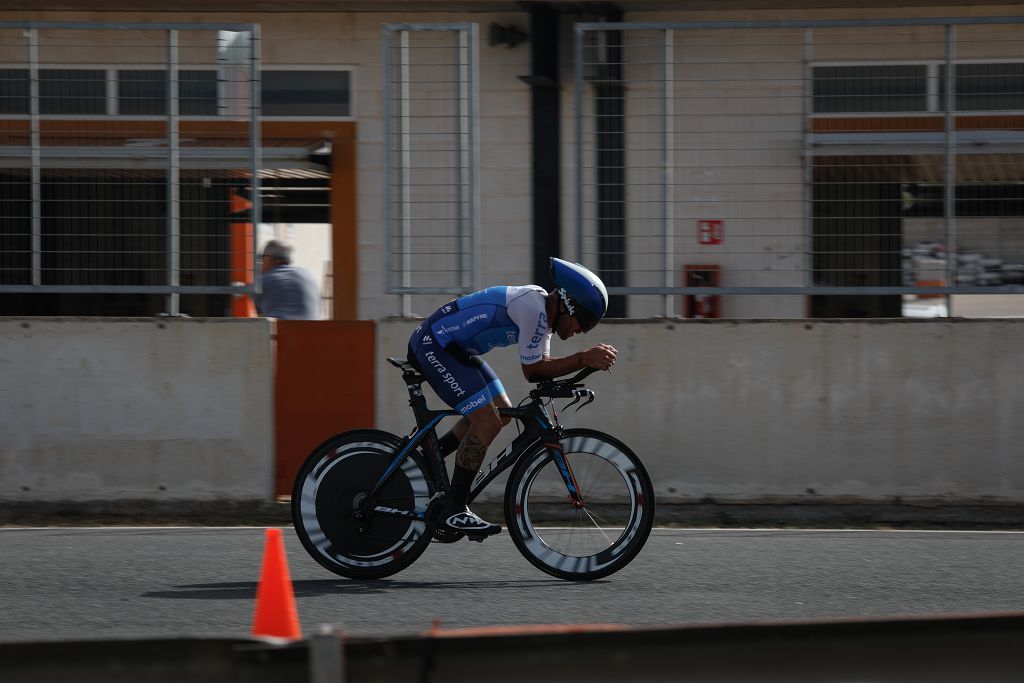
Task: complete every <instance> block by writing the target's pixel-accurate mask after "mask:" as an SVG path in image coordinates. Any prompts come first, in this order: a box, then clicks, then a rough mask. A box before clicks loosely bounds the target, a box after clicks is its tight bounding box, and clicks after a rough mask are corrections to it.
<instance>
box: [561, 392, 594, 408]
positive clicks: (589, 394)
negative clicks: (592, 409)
mask: <svg viewBox="0 0 1024 683" xmlns="http://www.w3.org/2000/svg"><path fill="white" fill-rule="evenodd" d="M584 392H586V394H587V400H586V401H584V402H583V405H581V406H580V407H579V408H577V409H576V412H577V413H578V412H580V411H581V410H583V408H584V406H588V405H590V404H591V403H593V402H594V399H595V398H596V397H595V396H594V392H593V391H592V390H590V389H585V390H584V391H581V392H579V393H584ZM576 401H579V395H578V394H577V397H576ZM576 401H573V403H575V402H576ZM569 405H570V406H571V405H572V403H570V404H569ZM568 407H569V406H566V408H568Z"/></svg>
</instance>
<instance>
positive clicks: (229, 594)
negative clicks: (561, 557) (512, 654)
mask: <svg viewBox="0 0 1024 683" xmlns="http://www.w3.org/2000/svg"><path fill="white" fill-rule="evenodd" d="M602 583H606V582H605V581H591V582H589V583H572V582H568V581H563V580H561V579H537V580H536V581H522V580H519V581H500V580H480V581H401V580H388V579H379V580H376V581H354V580H350V579H316V580H305V581H294V582H293V583H292V586H293V588H294V589H295V597H297V598H302V597H307V596H315V595H374V594H378V593H389V592H394V591H409V590H414V591H427V590H451V589H456V590H463V589H474V588H483V589H487V590H501V589H510V588H511V589H515V590H529V589H531V588H550V587H552V586H561V587H563V588H564V589H579V588H585V587H586V586H592V585H599V584H602ZM256 586H257V583H256V582H255V581H236V582H228V583H194V584H186V585H183V586H173V587H172V588H171V590H162V591H150V592H148V593H143V594H142V597H144V598H161V599H171V600H236V599H237V600H251V599H253V598H255V597H256Z"/></svg>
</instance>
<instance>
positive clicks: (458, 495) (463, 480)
mask: <svg viewBox="0 0 1024 683" xmlns="http://www.w3.org/2000/svg"><path fill="white" fill-rule="evenodd" d="M475 476H476V472H474V471H472V470H467V469H466V468H465V467H461V466H459V465H456V466H455V473H454V474H452V497H451V499H450V500H449V501H448V509H449V510H451V509H458V510H461V509H462V508H464V507H466V501H468V500H469V485H470V484H472V483H473V477H475Z"/></svg>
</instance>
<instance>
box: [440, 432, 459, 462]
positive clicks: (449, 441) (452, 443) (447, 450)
mask: <svg viewBox="0 0 1024 683" xmlns="http://www.w3.org/2000/svg"><path fill="white" fill-rule="evenodd" d="M437 447H438V449H440V451H441V457H442V458H447V457H448V456H449V455H451V454H452V453H454V452H455V449H457V448H458V447H459V438H458V437H457V436H455V434H453V433H452V432H448V433H447V434H445V435H444V436H442V437H441V438H440V439H438V440H437Z"/></svg>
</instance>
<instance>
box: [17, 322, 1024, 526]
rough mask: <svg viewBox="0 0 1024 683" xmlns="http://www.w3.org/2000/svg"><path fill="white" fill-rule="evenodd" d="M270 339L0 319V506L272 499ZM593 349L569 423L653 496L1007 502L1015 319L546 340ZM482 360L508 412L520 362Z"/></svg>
mask: <svg viewBox="0 0 1024 683" xmlns="http://www.w3.org/2000/svg"><path fill="white" fill-rule="evenodd" d="M412 328H413V323H412V321H408V320H396V319H390V320H385V321H382V322H381V323H380V324H379V325H378V328H377V330H378V333H377V361H376V372H377V380H376V384H377V394H376V395H377V399H376V412H377V416H378V417H377V426H378V427H381V428H383V429H387V430H390V431H393V432H396V433H401V432H405V431H407V430H408V429H409V428H410V427H411V426H412V423H411V414H410V412H409V410H408V406H407V396H406V394H405V389H404V385H403V384H402V383H401V381H400V374H399V372H398V371H397V370H395V369H394V368H392V367H390V366H389V365H387V363H386V360H385V358H386V357H387V356H388V355H392V356H395V355H404V350H405V344H406V341H407V338H408V335H409V333H410V332H411V330H412ZM272 333H273V323H272V322H271V321H268V320H245V321H242V320H166V321H163V320H152V319H148V320H101V319H92V320H91V319H31V318H27V319H12V318H6V319H0V503H18V502H25V503H30V502H33V501H49V502H68V501H70V502H75V501H96V500H100V501H108V502H116V501H122V500H124V501H127V500H149V501H153V502H154V503H159V502H161V501H178V500H186V499H187V500H190V501H197V502H200V501H207V502H209V501H252V500H262V501H269V500H270V499H271V491H272V481H273V473H274V468H273V459H274V453H273V426H272V425H273V413H274V406H273V398H272V384H273V365H274V364H273V351H272ZM598 341H607V342H609V343H611V344H613V345H615V346H616V347H617V348H618V349H619V352H620V361H619V362H618V363H617V364H616V366H615V370H614V372H612V373H611V374H607V375H606V374H598V375H595V376H593V377H592V378H591V380H592V381H591V383H590V386H591V387H592V388H593V389H594V390H595V391H596V392H597V401H596V402H595V403H593V404H592V405H590V406H588V407H587V408H585V409H583V411H581V412H579V413H576V412H568V413H566V414H565V415H563V418H564V421H565V424H566V425H567V426H581V427H591V428H596V429H602V430H604V431H607V432H609V433H611V434H614V435H616V436H618V437H619V438H621V439H622V440H623V441H625V442H626V443H627V444H629V445H630V446H631V447H632V448H633V449H634V450H635V451H636V452H637V453H638V454H639V455H640V456H641V458H642V459H643V460H644V462H645V463H646V465H647V466H648V469H649V470H650V472H651V475H652V477H653V479H654V482H655V487H656V491H657V494H658V497H659V501H660V502H661V503H662V504H665V503H696V502H700V501H705V500H711V501H714V502H717V503H743V504H751V503H787V504H792V503H798V504H809V503H828V504H837V503H875V504H878V503H892V502H898V501H901V502H904V503H915V504H917V503H924V504H930V505H940V506H944V505H1018V506H1020V505H1022V504H1024V449H1022V448H1021V444H1022V443H1024V420H1021V419H1020V418H1019V416H1020V410H1021V406H1022V405H1024V364H1022V363H1021V362H1020V349H1021V348H1024V320H951V321H931V320H905V321H828V322H825V321H748V322H733V321H707V322H701V321H680V322H665V321H638V322H624V323H617V322H608V323H605V324H603V325H602V326H601V327H600V328H598V331H597V332H596V333H594V334H592V335H589V337H588V338H583V339H575V340H570V341H568V342H559V341H558V340H555V342H554V351H555V353H557V354H560V355H562V354H566V353H571V352H573V351H575V350H578V349H580V348H583V347H584V346H586V345H590V344H592V343H595V342H598ZM584 342H586V344H584ZM488 362H490V363H491V364H492V365H493V367H494V368H495V370H496V371H497V372H498V374H499V375H500V376H501V377H502V380H503V381H504V382H505V384H506V387H507V388H508V390H509V395H510V397H511V398H512V399H513V402H518V400H519V399H520V398H522V397H523V396H524V395H525V393H526V391H527V390H528V388H529V385H528V384H527V382H526V381H525V379H523V377H522V374H521V371H520V368H519V364H518V358H517V357H516V354H515V353H514V352H513V351H512V350H509V349H499V350H496V351H495V352H493V353H491V354H489V356H488ZM428 397H429V398H430V399H431V400H430V403H431V405H434V406H437V407H441V406H440V402H439V401H437V399H436V398H435V397H433V395H432V393H430V392H428ZM560 404H561V402H560ZM513 434H514V432H513V431H512V428H511V427H510V428H509V430H508V431H507V432H506V433H505V434H503V435H502V436H501V437H500V439H499V440H500V442H501V443H504V442H505V440H506V439H507V438H510V437H511V436H512V435H513ZM494 493H495V494H497V495H500V493H501V491H500V489H496V490H495V491H494Z"/></svg>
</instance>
